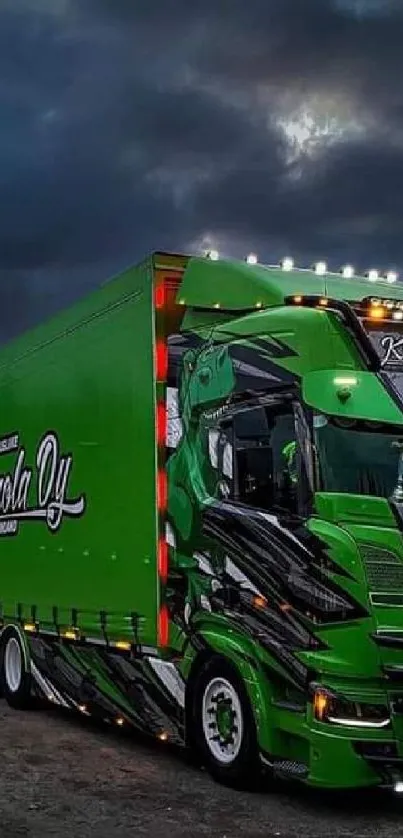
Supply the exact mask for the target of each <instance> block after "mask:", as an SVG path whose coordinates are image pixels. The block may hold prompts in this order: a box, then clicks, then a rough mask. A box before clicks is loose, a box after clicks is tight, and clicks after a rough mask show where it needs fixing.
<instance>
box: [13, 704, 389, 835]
mask: <svg viewBox="0 0 403 838" xmlns="http://www.w3.org/2000/svg"><path fill="white" fill-rule="evenodd" d="M0 756H1V768H0V836H7V838H47V836H51V835H52V836H58V838H67V836H69V838H87V836H94V838H95V837H96V838H129V836H130V838H137V836H144V835H145V836H150V838H160V836H164V838H179V836H181V838H182V836H183V838H193V836H211V838H218V836H219V837H220V838H237V836H241V838H252V836H263V835H264V836H279V838H289V836H293V837H294V836H301V838H308V836H309V838H327V836H329V837H330V836H331V838H338V837H339V836H343V838H344V837H345V836H354V838H361V836H377V838H389V836H393V838H396V836H398V835H401V834H402V833H403V800H400V799H398V798H396V797H393V796H392V795H388V794H385V793H374V792H373V791H371V792H366V793H360V794H357V793H356V794H349V795H345V794H337V795H328V794H326V795H324V794H323V793H318V792H313V791H309V792H308V791H306V790H304V789H301V788H299V787H298V788H297V789H295V788H291V787H290V786H288V785H277V786H276V787H275V789H274V790H271V791H269V790H268V789H266V790H264V791H260V792H259V793H256V794H247V793H239V792H235V791H232V790H230V789H226V788H223V787H221V786H219V785H217V784H216V783H214V782H213V780H211V779H210V777H209V776H208V775H207V774H206V773H205V772H204V771H201V770H200V769H199V768H197V767H195V766H193V765H192V764H190V762H189V761H188V760H187V759H186V758H185V757H184V755H183V754H178V753H177V752H173V751H172V750H170V748H169V747H168V746H166V745H163V744H162V743H158V744H154V743H152V742H149V741H145V740H140V739H139V738H137V737H133V736H132V735H130V736H128V735H127V734H124V733H123V732H121V731H120V730H119V731H116V732H115V731H109V730H108V729H104V728H96V727H95V726H93V725H91V724H88V722H86V721H82V722H81V721H80V720H79V719H77V718H76V717H75V716H67V717H66V715H64V714H63V715H62V714H60V713H54V712H51V711H40V712H32V713H21V712H17V711H14V710H11V709H9V708H8V706H7V705H6V704H5V702H4V701H0Z"/></svg>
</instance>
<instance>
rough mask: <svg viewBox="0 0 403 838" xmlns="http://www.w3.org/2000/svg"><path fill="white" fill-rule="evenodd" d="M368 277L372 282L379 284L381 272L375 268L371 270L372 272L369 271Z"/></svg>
mask: <svg viewBox="0 0 403 838" xmlns="http://www.w3.org/2000/svg"><path fill="white" fill-rule="evenodd" d="M367 276H368V279H369V281H370V282H377V281H378V279H379V271H376V270H374V269H373V268H371V270H370V271H368V274H367Z"/></svg>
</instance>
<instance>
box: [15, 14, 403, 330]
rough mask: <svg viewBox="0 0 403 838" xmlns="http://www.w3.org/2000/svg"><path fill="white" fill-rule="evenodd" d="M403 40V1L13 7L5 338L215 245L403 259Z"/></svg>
mask: <svg viewBox="0 0 403 838" xmlns="http://www.w3.org/2000/svg"><path fill="white" fill-rule="evenodd" d="M402 42H403V5H402V4H400V3H396V2H393V0H389V2H386V0H385V2H383V3H382V2H381V1H380V2H375V0H366V3H363V2H360V0H338V1H337V2H336V0H334V2H331V0H303V2H302V0H281V2H278V0H252V1H251V2H249V3H246V2H245V0H221V2H219V3H218V2H217V0H192V2H191V3H190V2H188V1H187V2H184V0H164V2H163V3H158V4H156V3H153V2H150V0H136V2H133V0H86V2H82V0H36V2H34V0H32V2H31V0H13V1H12V2H11V0H4V2H3V3H2V4H1V6H0V124H1V131H0V196H1V203H0V254H1V274H0V280H1V287H2V289H3V295H4V299H6V296H7V301H8V302H7V306H6V305H4V306H3V307H2V309H1V311H0V336H1V334H3V337H4V336H5V334H6V333H5V330H4V328H2V323H4V324H5V323H7V335H8V334H9V331H10V325H9V324H10V311H11V310H12V309H13V308H15V310H16V316H15V323H14V326H13V328H15V329H16V330H18V329H19V328H20V327H22V326H23V325H24V326H25V325H26V322H27V317H28V320H29V319H30V318H31V320H32V321H33V320H35V319H37V318H38V317H40V316H41V314H45V313H46V310H49V311H50V310H53V309H54V308H56V307H57V306H58V305H60V304H61V303H64V302H67V301H69V300H70V299H74V298H75V296H77V295H79V294H81V293H83V292H84V290H86V289H87V288H89V287H91V286H92V285H96V284H98V283H99V282H100V281H102V279H104V277H105V276H106V272H107V271H108V272H110V271H113V270H114V269H115V268H116V269H119V268H121V267H124V266H125V265H126V264H127V263H128V262H130V261H135V260H137V259H140V258H142V257H143V256H144V254H145V253H146V252H147V251H148V250H150V249H154V248H168V249H172V250H175V249H181V248H185V247H188V246H190V245H191V244H192V243H194V244H199V243H200V242H201V241H202V240H203V237H204V236H205V235H210V236H211V237H212V239H213V240H214V237H215V238H216V241H217V243H218V244H219V246H220V247H222V248H223V250H224V251H227V252H232V253H234V255H242V254H243V253H245V252H246V251H247V250H250V249H256V250H257V251H258V252H259V255H260V256H261V258H262V259H268V260H271V259H272V258H273V257H274V258H278V257H279V256H281V255H283V254H284V253H285V252H291V253H293V254H295V255H296V256H297V258H300V259H301V260H304V261H306V260H311V258H315V257H316V256H326V257H328V258H330V260H332V259H333V260H335V261H336V262H337V261H342V260H344V258H349V259H353V260H354V259H355V258H357V259H358V260H359V261H360V263H369V262H370V261H372V260H375V261H377V260H379V261H380V263H384V264H389V263H399V262H400V263H403V236H402V232H403V223H402V215H403V200H402V187H403V89H402V87H401V84H400V80H401V78H402V73H403V52H402V49H401V43H402ZM327 111H328V112H329V113H327ZM312 113H313V118H314V120H315V119H316V120H317V121H318V125H319V129H318V131H317V132H316V133H315V131H313V135H312V137H311V138H310V137H309V136H305V135H304V131H306V130H307V129H306V125H305V124H304V119H305V116H304V114H307V115H308V119H312ZM301 114H302V116H301ZM329 114H330V117H329ZM301 119H302V122H301ZM327 119H330V122H329V124H330V132H329V131H328V132H327V133H326V131H324V130H323V122H326V120H327ZM321 125H322V127H321ZM301 132H302V133H301ZM308 134H309V130H308ZM302 140H305V142H304V143H302ZM4 289H5V290H4ZM14 302H15V306H14ZM26 310H28V315H26V314H25V313H22V314H20V313H21V312H25V311H26Z"/></svg>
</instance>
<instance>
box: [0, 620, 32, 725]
mask: <svg viewBox="0 0 403 838" xmlns="http://www.w3.org/2000/svg"><path fill="white" fill-rule="evenodd" d="M0 664H1V669H0V682H1V692H2V694H3V695H4V698H5V699H6V701H7V703H8V704H9V705H10V707H15V708H17V709H18V710H27V709H29V708H30V707H32V706H33V697H32V694H31V672H30V669H29V659H28V655H27V652H26V649H25V646H24V641H23V639H22V636H21V634H20V632H19V631H18V629H16V628H14V627H12V626H10V627H9V628H6V629H5V630H4V632H3V635H2V638H1V650H0Z"/></svg>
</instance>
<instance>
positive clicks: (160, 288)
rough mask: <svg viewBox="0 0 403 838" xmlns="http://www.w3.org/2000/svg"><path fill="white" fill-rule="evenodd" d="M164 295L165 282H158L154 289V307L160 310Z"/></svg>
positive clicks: (163, 302)
mask: <svg viewBox="0 0 403 838" xmlns="http://www.w3.org/2000/svg"><path fill="white" fill-rule="evenodd" d="M165 296H166V295H165V283H164V282H160V284H159V285H157V286H156V288H155V291H154V305H155V308H156V309H158V310H161V309H162V308H165Z"/></svg>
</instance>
